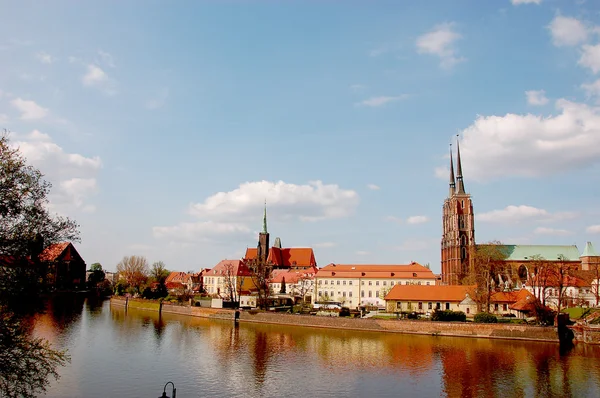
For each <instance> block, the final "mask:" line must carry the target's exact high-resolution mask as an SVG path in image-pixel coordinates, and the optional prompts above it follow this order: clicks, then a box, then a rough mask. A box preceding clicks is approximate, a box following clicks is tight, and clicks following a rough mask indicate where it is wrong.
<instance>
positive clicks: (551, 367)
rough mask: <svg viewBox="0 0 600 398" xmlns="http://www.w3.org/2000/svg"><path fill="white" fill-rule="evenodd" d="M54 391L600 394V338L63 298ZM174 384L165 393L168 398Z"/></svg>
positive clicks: (54, 325)
mask: <svg viewBox="0 0 600 398" xmlns="http://www.w3.org/2000/svg"><path fill="white" fill-rule="evenodd" d="M35 333H36V334H37V335H39V336H42V337H45V338H47V339H48V340H49V341H50V342H51V343H52V344H53V345H54V346H55V347H58V348H61V349H63V348H66V349H68V350H69V354H70V355H71V363H70V364H69V365H67V366H66V367H64V368H61V369H60V375H61V378H60V379H59V380H58V381H57V382H53V383H52V384H51V386H50V388H49V389H48V394H47V396H49V397H105V396H110V397H159V396H160V395H161V394H162V391H163V386H164V385H165V383H166V382H168V381H173V382H174V384H175V386H176V388H177V397H178V398H184V397H373V398H375V397H399V396H404V397H412V396H417V397H440V396H450V397H494V396H495V397H512V396H515V397H551V396H556V397H569V396H573V397H600V347H594V346H586V345H583V344H579V345H576V346H575V347H574V348H573V349H571V350H570V351H568V352H563V353H561V352H560V350H559V347H558V344H550V343H535V342H519V341H500V340H486V339H467V338H453V337H433V336H413V335H402V334H384V333H374V332H356V331H340V330H327V329H314V328H304V327H286V326H277V325H260V324H256V325H255V324H241V325H239V326H237V327H236V326H235V325H234V324H233V323H232V322H230V321H218V320H207V319H201V318H191V317H185V316H179V315H171V314H163V315H162V316H160V317H159V315H158V313H155V312H150V311H141V310H135V309H129V310H127V312H126V311H125V309H124V308H122V307H115V306H112V307H111V306H110V302H109V301H108V300H106V301H92V300H87V299H83V298H74V297H70V298H62V299H60V300H58V299H57V300H54V301H52V302H50V303H48V309H47V311H46V313H45V314H40V315H39V316H37V318H36V320H35ZM170 392H171V388H170V387H169V388H167V393H168V395H169V396H171V393H170Z"/></svg>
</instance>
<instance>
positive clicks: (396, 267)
mask: <svg viewBox="0 0 600 398" xmlns="http://www.w3.org/2000/svg"><path fill="white" fill-rule="evenodd" d="M317 277H318V278H378V279H386V278H387V279H392V278H394V279H396V278H400V279H431V280H435V279H436V277H435V275H434V273H433V272H431V270H430V269H428V268H427V267H424V266H422V265H421V264H419V263H411V264H387V265H384V264H329V265H327V266H325V267H323V268H321V269H319V272H318V273H317Z"/></svg>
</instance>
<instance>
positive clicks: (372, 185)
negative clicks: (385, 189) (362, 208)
mask: <svg viewBox="0 0 600 398" xmlns="http://www.w3.org/2000/svg"><path fill="white" fill-rule="evenodd" d="M367 188H369V189H370V190H372V191H379V190H380V189H381V188H380V187H379V185H375V184H367Z"/></svg>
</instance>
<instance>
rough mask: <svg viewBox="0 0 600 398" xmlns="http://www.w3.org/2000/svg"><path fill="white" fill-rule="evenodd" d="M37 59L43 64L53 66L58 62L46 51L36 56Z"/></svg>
mask: <svg viewBox="0 0 600 398" xmlns="http://www.w3.org/2000/svg"><path fill="white" fill-rule="evenodd" d="M35 58H37V60H38V61H40V62H41V63H43V64H48V65H49V64H52V63H54V61H56V58H55V57H53V56H52V55H50V54H48V53H47V52H44V51H40V52H39V53H37V54H35Z"/></svg>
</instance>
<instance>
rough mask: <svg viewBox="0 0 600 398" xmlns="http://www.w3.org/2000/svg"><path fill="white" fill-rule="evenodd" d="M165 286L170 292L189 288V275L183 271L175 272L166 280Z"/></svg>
mask: <svg viewBox="0 0 600 398" xmlns="http://www.w3.org/2000/svg"><path fill="white" fill-rule="evenodd" d="M165 286H166V287H167V290H168V291H169V292H173V291H175V290H177V289H184V290H185V289H186V288H187V273H185V272H181V271H173V272H171V273H170V274H169V276H167V279H165Z"/></svg>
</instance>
